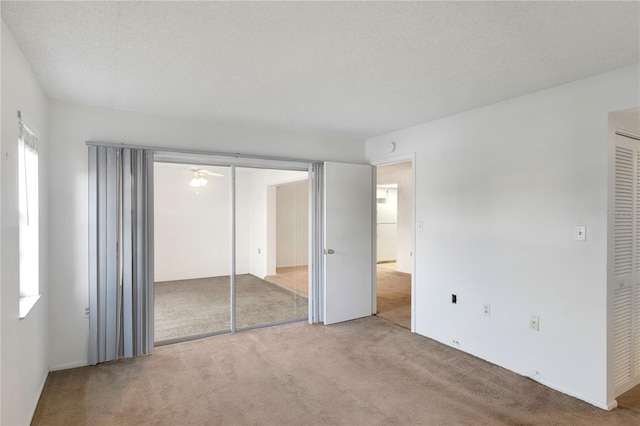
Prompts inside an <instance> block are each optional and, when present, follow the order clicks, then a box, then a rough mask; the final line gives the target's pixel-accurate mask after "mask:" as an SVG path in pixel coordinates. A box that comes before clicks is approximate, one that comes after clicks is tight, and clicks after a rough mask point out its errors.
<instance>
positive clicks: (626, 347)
mask: <svg viewBox="0 0 640 426" xmlns="http://www.w3.org/2000/svg"><path fill="white" fill-rule="evenodd" d="M638 145H639V142H638V141H636V140H634V139H631V138H627V137H624V136H618V135H616V146H615V178H614V212H613V268H612V269H613V270H612V271H611V272H612V273H613V277H610V278H611V279H612V282H611V284H612V285H613V330H612V331H613V382H614V389H615V396H618V395H620V394H621V393H624V392H625V391H627V390H629V389H630V388H632V387H633V386H635V385H637V384H638V383H640V285H638V277H639V276H640V215H639V214H638V213H640V150H639V149H638V148H639V147H638Z"/></svg>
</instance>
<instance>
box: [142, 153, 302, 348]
mask: <svg viewBox="0 0 640 426" xmlns="http://www.w3.org/2000/svg"><path fill="white" fill-rule="evenodd" d="M154 173H155V176H154V195H155V198H154V203H155V224H154V225H155V239H154V246H155V291H154V295H155V301H154V329H155V330H154V333H155V341H156V343H160V344H162V343H170V342H174V341H179V340H188V339H191V338H197V337H204V336H207V335H213V334H218V333H225V332H229V331H231V328H232V324H231V311H232V297H231V290H232V279H231V276H232V269H231V264H232V263H231V262H232V252H231V238H232V232H231V231H232V222H231V215H232V209H231V188H232V186H231V181H232V180H231V168H230V167H221V166H206V165H194V164H172V163H159V162H158V163H156V164H155V167H154ZM235 207H236V209H235V231H236V232H235V248H236V251H235V255H236V256H235V268H236V271H235V272H236V274H235V280H234V283H235V328H236V329H243V328H251V327H256V326H263V325H268V324H275V323H282V322H288V321H294V320H300V319H306V318H307V315H308V301H307V287H308V278H307V277H308V275H307V272H306V271H307V257H308V256H307V253H308V249H307V245H308V217H307V216H308V173H307V172H301V171H287V170H271V169H256V168H240V167H237V168H236V179H235Z"/></svg>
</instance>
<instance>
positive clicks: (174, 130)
mask: <svg viewBox="0 0 640 426" xmlns="http://www.w3.org/2000/svg"><path fill="white" fill-rule="evenodd" d="M49 106H50V110H49V113H50V123H51V126H50V140H51V145H52V147H53V149H52V150H51V162H50V173H49V178H50V179H49V185H50V191H49V194H50V197H51V200H53V202H52V203H51V208H50V220H51V223H55V224H56V226H55V227H51V233H50V239H51V244H50V247H51V250H50V257H49V263H50V265H51V268H50V286H51V287H50V288H51V292H50V294H51V303H50V317H49V320H50V332H51V347H50V354H51V355H50V362H51V365H52V366H53V368H64V367H70V366H76V365H84V364H86V361H87V341H88V330H89V328H88V327H89V324H88V321H87V319H86V318H84V315H83V312H84V308H85V307H86V306H88V288H87V275H88V267H87V266H88V265H87V263H88V260H87V257H88V253H87V245H88V244H87V241H88V240H87V239H88V230H87V229H88V219H87V208H88V207H87V185H88V183H87V156H88V154H87V147H86V145H85V142H86V141H87V140H94V141H96V140H97V141H109V142H123V143H131V144H143V145H154V146H164V147H184V148H191V149H207V150H215V151H224V152H240V153H253V154H262V155H270V156H282V157H294V158H309V159H317V160H321V159H327V160H342V161H351V162H363V161H364V145H363V144H362V143H360V142H358V141H355V140H349V139H344V138H338V137H329V136H321V135H311V134H305V133H293V132H285V131H279V130H272V129H261V128H248V127H234V126H224V125H217V124H211V123H203V122H196V121H189V120H179V119H169V118H165V117H157V116H151V115H144V114H136V113H128V112H123V111H115V110H110V109H105V108H95V107H88V106H82V105H77V104H70V103H63V102H58V101H51V102H50V105H49ZM245 213H246V214H250V213H251V212H246V211H245ZM251 238H253V235H252V236H251Z"/></svg>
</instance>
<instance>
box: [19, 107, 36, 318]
mask: <svg viewBox="0 0 640 426" xmlns="http://www.w3.org/2000/svg"><path fill="white" fill-rule="evenodd" d="M18 127H19V133H18V135H19V136H18V198H19V201H18V208H19V233H20V318H24V317H26V316H27V314H28V313H29V311H30V310H31V308H32V307H33V306H34V305H35V303H36V302H37V301H38V299H39V298H40V293H39V292H40V288H39V287H40V286H39V235H38V219H39V218H38V216H39V210H38V138H37V137H36V136H35V135H34V134H33V133H32V132H31V131H30V130H29V129H28V128H27V127H26V126H25V125H24V124H23V123H22V119H21V114H20V112H18Z"/></svg>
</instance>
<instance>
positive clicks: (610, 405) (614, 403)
mask: <svg viewBox="0 0 640 426" xmlns="http://www.w3.org/2000/svg"><path fill="white" fill-rule="evenodd" d="M417 334H420V335H421V336H424V337H427V338H429V339H433V340H435V341H437V342H440V343H442V344H444V345H447V346H449V347H452V348H454V349H457V350H459V351H461V352H465V353H468V354H469V355H473V356H475V357H476V358H480V359H482V360H485V361H487V362H489V363H491V364H493V365H497V366H498V367H502V368H504V369H506V370H509V371H511V372H513V373H515V374H518V375H520V376H523V377H528V378H530V379H531V380H533V381H536V382H538V383H540V384H541V385H544V386H546V387H548V388H551V389H553V390H557V391H558V392H561V393H563V394H565V395H569V396H571V397H573V398H577V399H579V400H581V401H584V402H586V403H588V404H591V405H593V406H594V407H598V408H601V409H603V410H607V411H611V410H613V409H614V408H616V407H617V406H618V402H617V401H615V400H613V401H612V402H609V403H606V402H604V401H598V400H595V399H591V398H587V397H585V396H583V395H580V394H578V393H575V392H571V391H569V390H567V389H564V388H563V387H561V386H557V385H556V384H554V383H551V382H548V381H546V380H544V379H542V378H540V377H533V376H531V375H530V373H528V372H523V371H519V370H514V369H512V368H511V367H509V366H505V365H500V364H496V363H495V362H494V361H492V360H490V359H487V358H484V357H483V356H481V355H479V354H476V353H474V352H473V351H470V350H468V349H467V348H464V347H461V346H455V345H452V344H451V343H449V342H448V341H443V340H441V339H439V338H437V337H433V336H428V335H426V334H421V333H417Z"/></svg>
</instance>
